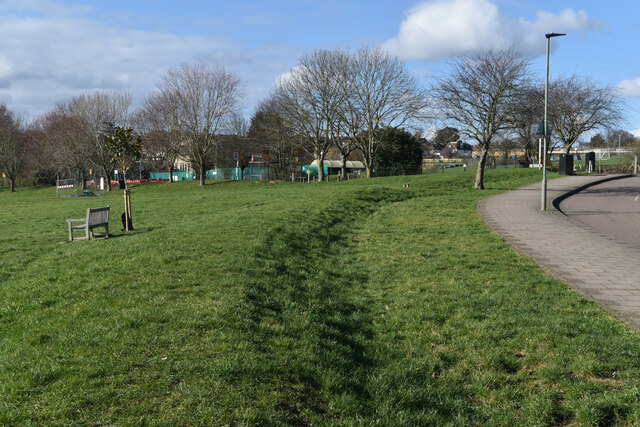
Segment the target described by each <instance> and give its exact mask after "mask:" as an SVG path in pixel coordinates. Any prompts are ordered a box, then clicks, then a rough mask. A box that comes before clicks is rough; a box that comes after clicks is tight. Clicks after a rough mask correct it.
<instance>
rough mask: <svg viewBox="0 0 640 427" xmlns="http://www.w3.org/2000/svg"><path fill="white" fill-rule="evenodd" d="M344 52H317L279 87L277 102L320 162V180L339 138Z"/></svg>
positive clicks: (308, 57) (301, 60) (303, 60)
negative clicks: (328, 154) (325, 160)
mask: <svg viewBox="0 0 640 427" xmlns="http://www.w3.org/2000/svg"><path fill="white" fill-rule="evenodd" d="M341 55H342V52H340V51H329V50H316V51H314V52H312V53H311V54H309V55H305V56H303V57H302V58H301V59H300V63H299V64H298V65H297V66H296V67H295V68H294V69H293V70H291V72H290V73H289V74H287V75H286V76H285V77H282V78H280V80H279V81H278V82H277V84H276V90H275V92H274V95H273V100H274V101H275V102H276V103H277V104H278V106H279V108H280V110H281V112H282V114H281V117H283V118H284V120H285V121H286V123H287V124H288V125H289V126H290V127H291V128H292V129H293V130H294V131H295V132H296V133H297V134H298V135H299V136H300V140H301V141H302V143H303V145H304V146H305V148H306V149H307V150H308V151H310V152H312V153H313V155H314V157H315V158H316V160H317V162H318V179H319V180H322V178H323V173H324V166H323V163H324V158H325V156H326V154H327V151H328V150H329V147H331V146H332V145H333V143H334V140H335V137H336V135H337V132H338V129H337V121H338V118H339V114H340V112H341V111H340V108H341V105H342V97H343V92H342V90H341V87H340V83H339V79H340V76H341V72H340V68H339V67H340V65H341V64H342V61H341Z"/></svg>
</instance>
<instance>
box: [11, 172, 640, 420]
mask: <svg viewBox="0 0 640 427" xmlns="http://www.w3.org/2000/svg"><path fill="white" fill-rule="evenodd" d="M537 175H539V172H538V171H531V170H524V169H510V170H501V169H497V170H490V171H488V176H487V179H486V182H487V186H488V190H487V191H485V192H477V191H474V190H472V189H471V179H472V177H473V174H472V173H470V172H467V173H464V172H463V171H462V170H459V171H447V172H446V173H445V174H434V175H429V176H419V177H407V178H385V179H372V180H365V179H361V180H356V181H350V182H346V183H328V184H327V183H320V184H311V185H300V184H289V183H275V184H269V183H255V182H231V183H211V184H210V185H207V186H205V187H199V186H198V185H197V184H196V183H189V182H185V183H176V184H149V185H144V186H139V187H136V188H134V189H133V196H132V203H133V209H134V226H135V228H136V231H135V232H132V233H128V234H125V233H121V232H118V231H116V232H115V233H114V234H115V236H114V237H113V238H111V239H108V240H96V241H90V242H77V243H73V244H69V243H64V241H65V240H66V228H65V226H66V224H65V222H64V219H65V218H75V217H78V216H79V215H80V216H82V212H83V211H84V210H85V209H86V207H87V206H89V205H90V206H101V205H106V204H110V205H111V206H112V213H113V219H112V221H111V225H112V229H113V230H119V229H120V225H119V213H120V212H121V206H122V194H121V193H119V192H115V193H114V194H108V195H107V196H104V197H100V198H56V197H55V191H54V190H52V189H37V190H22V191H19V192H17V193H16V194H8V193H6V192H5V193H1V194H0V206H1V207H0V248H2V249H1V253H2V266H1V267H0V282H1V284H0V337H2V338H1V339H2V341H1V342H2V345H0V396H2V398H1V399H0V424H12V423H16V424H18V423H26V422H32V423H34V424H51V423H60V424H70V423H80V424H113V423H115V424H145V423H150V424H225V423H228V424H237V423H248V424H255V423H265V424H271V423H289V424H312V423H313V424H318V423H320V424H322V423H344V424H354V423H355V424H371V423H374V422H380V423H383V424H398V423H400V422H404V423H412V424H446V423H451V424H493V425H504V424H529V425H530V424H572V423H575V424H585V425H588V424H598V423H600V424H611V423H615V422H620V423H628V424H634V423H637V422H638V419H639V418H640V412H639V409H638V407H637V406H638V405H637V404H636V402H637V400H638V397H639V396H638V394H639V393H638V385H639V384H638V383H639V382H640V380H638V378H639V375H638V374H639V373H640V372H639V368H640V362H639V360H640V357H639V356H640V340H639V339H638V335H637V334H636V333H633V332H629V331H628V330H627V329H626V328H625V327H624V326H623V325H622V324H620V323H619V322H617V321H616V320H615V319H612V318H611V317H610V316H609V315H608V314H606V313H604V312H603V311H601V310H600V309H598V308H597V307H596V306H595V305H594V304H592V303H589V302H586V301H584V300H582V299H580V298H578V297H577V296H575V295H574V294H572V293H571V292H570V291H568V290H567V289H566V288H565V287H564V286H563V285H562V284H561V283H559V282H557V281H555V280H552V279H550V278H549V277H547V276H546V275H544V274H543V273H542V272H540V271H539V270H538V269H537V267H536V266H535V265H533V264H532V263H531V262H530V261H529V260H527V259H525V258H523V257H520V256H518V255H517V254H515V253H514V252H513V251H512V250H511V249H510V248H509V247H508V246H506V244H505V243H504V242H502V240H501V239H500V238H498V237H497V236H495V235H493V234H491V232H490V231H488V229H487V228H486V227H485V226H484V225H483V223H482V221H481V219H480V218H479V217H478V216H477V214H476V213H475V204H476V202H477V201H478V200H479V199H480V198H481V197H485V196H487V195H488V194H492V193H495V192H498V191H504V190H507V189H509V188H515V187H518V186H521V185H524V184H526V183H528V182H532V181H534V180H536V179H537V178H538V176H537ZM404 183H408V184H410V186H409V188H408V189H405V188H402V184H404Z"/></svg>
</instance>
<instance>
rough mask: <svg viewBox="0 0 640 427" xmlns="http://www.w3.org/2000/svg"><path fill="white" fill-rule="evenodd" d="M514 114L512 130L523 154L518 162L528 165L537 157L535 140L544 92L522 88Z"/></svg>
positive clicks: (542, 107)
mask: <svg viewBox="0 0 640 427" xmlns="http://www.w3.org/2000/svg"><path fill="white" fill-rule="evenodd" d="M514 113H515V114H514V117H513V128H514V130H515V132H516V134H517V136H518V138H517V142H518V145H519V146H520V147H521V148H522V150H523V153H524V155H523V158H522V159H520V162H521V163H522V164H523V165H529V164H530V163H532V160H533V157H535V156H536V155H537V148H536V140H537V139H538V138H539V137H540V136H539V135H537V131H538V127H539V126H540V122H541V121H542V117H543V115H544V91H543V90H542V89H539V88H537V87H535V86H531V87H528V88H523V90H522V92H521V95H520V100H519V101H518V102H517V103H516V108H515V111H514Z"/></svg>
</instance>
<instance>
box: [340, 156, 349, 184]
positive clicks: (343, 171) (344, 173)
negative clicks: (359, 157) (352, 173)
mask: <svg viewBox="0 0 640 427" xmlns="http://www.w3.org/2000/svg"><path fill="white" fill-rule="evenodd" d="M340 174H341V175H342V179H343V180H345V179H347V156H342V166H341V167H340Z"/></svg>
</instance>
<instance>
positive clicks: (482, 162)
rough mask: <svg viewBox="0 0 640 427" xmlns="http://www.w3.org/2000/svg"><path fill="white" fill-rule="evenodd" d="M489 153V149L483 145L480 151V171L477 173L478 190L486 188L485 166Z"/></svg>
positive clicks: (476, 183) (476, 184) (476, 186)
mask: <svg viewBox="0 0 640 427" xmlns="http://www.w3.org/2000/svg"><path fill="white" fill-rule="evenodd" d="M487 153H488V150H487V149H486V148H485V147H483V148H482V151H481V152H480V161H479V162H478V172H477V173H476V182H475V188H476V190H484V166H485V164H486V162H487Z"/></svg>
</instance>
